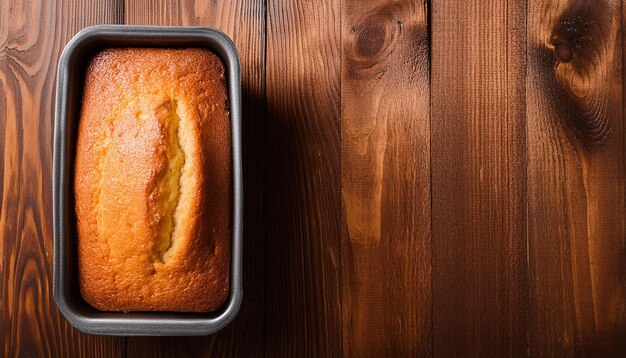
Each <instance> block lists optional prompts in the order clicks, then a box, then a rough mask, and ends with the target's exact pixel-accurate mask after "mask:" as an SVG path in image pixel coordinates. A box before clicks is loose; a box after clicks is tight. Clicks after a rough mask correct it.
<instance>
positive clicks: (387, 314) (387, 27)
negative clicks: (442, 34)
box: [341, 0, 432, 357]
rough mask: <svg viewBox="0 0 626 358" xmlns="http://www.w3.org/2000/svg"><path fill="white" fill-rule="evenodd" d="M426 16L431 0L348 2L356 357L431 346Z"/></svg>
mask: <svg viewBox="0 0 626 358" xmlns="http://www.w3.org/2000/svg"><path fill="white" fill-rule="evenodd" d="M427 26H428V21H427V8H426V3H425V2H424V1H399V2H378V3H377V2H370V1H360V0H350V1H344V2H343V3H342V34H343V35H342V44H343V51H342V77H341V79H342V81H341V109H342V121H341V134H342V138H341V139H342V140H341V178H342V199H343V235H342V236H343V241H342V247H341V254H342V317H343V323H342V327H343V354H344V356H348V357H351V356H355V357H362V356H379V357H380V356H427V355H430V354H431V339H432V337H431V324H432V322H431V301H430V300H431V275H430V273H431V272H430V263H431V257H430V174H429V172H430V168H429V166H430V152H429V124H430V123H429V119H430V118H429V114H430V108H429V105H430V104H429V94H430V93H429V78H428V76H429V74H428V69H429V64H428V47H429V44H428V29H427ZM409 153H410V154H409Z"/></svg>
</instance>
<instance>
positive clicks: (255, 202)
mask: <svg viewBox="0 0 626 358" xmlns="http://www.w3.org/2000/svg"><path fill="white" fill-rule="evenodd" d="M126 22H127V23H129V24H153V25H185V26H209V27H214V28H217V29H220V30H221V31H224V32H225V33H226V34H227V35H228V36H230V37H231V39H232V40H233V41H234V43H235V45H236V47H237V50H238V52H239V56H240V61H241V67H242V84H241V85H242V95H243V97H242V107H243V108H242V109H243V126H242V132H243V133H242V134H243V173H244V223H245V224H244V233H243V242H244V251H243V252H244V272H243V274H244V299H243V303H242V306H241V310H240V311H239V315H238V316H237V318H236V319H235V320H234V321H233V322H232V323H231V324H230V325H229V326H228V327H226V328H225V329H224V330H222V331H220V332H219V333H217V334H214V335H212V336H209V337H158V338H151V337H143V338H129V339H128V355H129V356H131V357H137V356H149V357H157V356H162V357H171V356H180V357H185V356H226V357H233V356H243V357H250V356H259V355H261V354H263V350H264V338H265V322H264V320H263V314H264V313H263V312H264V311H263V310H264V287H265V276H264V275H265V267H264V265H265V264H264V252H265V251H264V247H265V237H266V236H265V231H264V230H265V229H264V226H265V224H264V223H265V221H264V220H265V219H264V212H265V210H264V207H263V191H264V190H263V185H264V184H263V182H264V174H263V173H264V163H265V155H264V152H265V150H264V143H265V136H264V133H265V2H264V1H263V0H237V1H217V2H207V1H180V2H170V1H152V0H150V1H147V0H146V1H127V3H126Z"/></svg>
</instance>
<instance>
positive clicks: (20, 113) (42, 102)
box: [0, 1, 124, 357]
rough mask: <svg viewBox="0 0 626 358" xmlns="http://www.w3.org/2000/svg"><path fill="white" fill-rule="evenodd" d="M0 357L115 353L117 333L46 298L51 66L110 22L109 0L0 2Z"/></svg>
mask: <svg viewBox="0 0 626 358" xmlns="http://www.w3.org/2000/svg"><path fill="white" fill-rule="evenodd" d="M0 9H1V11H0V12H1V16H0V19H1V24H0V33H1V35H0V83H1V84H2V86H1V88H2V90H0V97H1V99H0V104H1V106H0V155H1V156H2V159H1V161H0V163H1V164H0V167H2V169H0V173H2V175H0V178H1V180H2V182H0V242H1V243H0V248H1V249H2V250H1V251H0V254H1V255H2V256H1V260H0V277H1V284H2V286H1V287H2V288H1V290H0V291H1V294H0V308H1V311H2V312H1V318H0V342H2V344H1V346H2V350H1V351H0V356H3V357H9V356H33V357H44V356H54V357H70V356H85V355H89V356H103V357H114V356H121V355H122V353H123V347H124V338H111V337H98V336H90V335H86V334H82V333H80V332H79V331H77V330H76V329H73V328H72V327H71V326H70V325H69V324H68V323H67V322H66V321H65V320H64V319H63V318H62V316H61V314H60V312H59V311H58V310H57V307H56V304H55V303H54V302H53V299H52V292H51V291H52V258H53V248H52V247H53V245H52V208H51V203H52V195H51V194H52V187H51V182H52V181H51V176H52V130H53V125H54V114H53V107H54V105H53V103H54V96H53V93H54V84H55V81H54V80H55V75H56V66H57V61H58V58H59V56H60V54H61V51H62V49H63V47H64V46H65V43H66V42H67V41H69V39H70V38H71V37H72V36H73V35H74V34H75V33H76V32H78V31H79V30H80V29H82V28H83V27H85V26H89V25H93V24H97V23H119V22H120V21H121V18H120V17H121V15H122V12H121V11H122V7H121V6H120V4H119V3H118V2H115V1H111V2H102V3H94V2H91V1H63V2H55V1H22V2H9V3H7V2H3V4H2V5H0Z"/></svg>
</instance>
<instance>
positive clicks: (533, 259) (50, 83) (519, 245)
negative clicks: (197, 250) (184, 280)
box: [0, 0, 626, 357]
mask: <svg viewBox="0 0 626 358" xmlns="http://www.w3.org/2000/svg"><path fill="white" fill-rule="evenodd" d="M625 16H626V7H624V6H623V4H622V1H620V0H597V1H591V0H584V1H583V0H530V1H525V0H515V1H514V0H499V1H494V2H484V1H478V0H471V1H456V0H428V1H427V0H396V1H389V0H379V1H366V0H342V1H333V0H321V1H312V0H298V1H291V0H290V1H287V0H232V1H225V0H216V1H209V0H206V1H198V0H181V1H165V0H158V1H148V0H139V1H128V0H127V1H123V0H109V1H102V2H97V1H86V0H63V1H51V0H43V1H15V0H0V288H1V292H0V344H1V345H0V356H2V357H13V356H33V357H44V356H51V357H70V356H86V357H91V356H102V357H114V356H129V357H135V356H142V357H143V356H145V357H152V356H162V357H169V356H173V357H183V356H227V357H230V356H242V357H256V356H268V357H274V356H294V357H301V356H316V357H317V356H321V357H326V356H329V357H337V356H354V357H362V356H376V357H379V356H433V355H436V356H443V357H453V356H474V357H485V356H493V357H496V356H514V357H518V356H532V357H535V356H538V357H543V356H546V357H554V356H615V357H620V356H626V241H625V238H626V236H625V230H626V228H625V225H626V223H625V218H626V206H625V205H626V201H625V200H624V190H625V185H626V167H625V153H626V143H625V141H624V96H623V94H624V91H623V84H624V81H625V80H626V74H625V73H624V71H623V70H622V63H623V57H624V54H626V48H625V47H624V46H623V36H622V32H623V30H624V17H625ZM102 23H118V24H153V25H200V26H210V27H215V28H218V29H221V30H222V31H224V32H225V33H227V34H228V35H229V36H231V38H232V39H233V40H234V42H235V44H236V45H237V48H238V50H239V54H240V57H241V63H242V75H243V78H242V90H243V110H244V111H243V112H244V125H243V135H244V141H243V144H244V148H243V154H244V160H243V163H244V175H245V178H244V182H245V184H244V195H245V205H244V207H245V212H244V222H245V226H244V245H245V250H244V275H245V276H244V292H245V294H244V296H245V297H244V302H243V305H242V308H241V311H240V314H239V316H238V317H237V318H236V319H235V321H234V322H233V323H232V324H230V325H229V326H228V327H226V328H225V329H224V330H222V331H221V332H219V333H217V334H215V335H213V336H209V337H159V338H155V337H142V338H138V337H128V338H126V337H116V338H114V337H99V336H91V335H87V334H83V333H80V332H79V331H77V330H76V329H74V328H72V327H71V326H70V325H69V324H68V323H67V322H66V321H65V320H64V319H63V317H62V316H61V314H60V313H59V311H58V310H57V308H56V306H55V304H54V301H53V299H52V296H51V282H52V268H53V267H52V257H53V250H52V215H51V207H52V195H51V164H52V129H53V125H54V118H53V103H54V99H55V93H54V81H55V76H56V65H57V63H58V59H59V56H60V53H61V51H62V49H63V46H64V45H65V44H66V43H67V41H69V39H70V38H71V37H72V36H73V35H74V34H75V33H77V32H78V31H79V30H81V29H82V28H84V27H86V26H90V25H95V24H102Z"/></svg>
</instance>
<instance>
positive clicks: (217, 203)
mask: <svg viewBox="0 0 626 358" xmlns="http://www.w3.org/2000/svg"><path fill="white" fill-rule="evenodd" d="M231 178H232V173H231V141H230V120H229V113H228V97H227V91H226V84H225V79H224V65H223V64H222V62H221V61H220V59H219V58H218V57H217V56H216V55H215V54H213V53H212V52H211V51H209V50H205V49H195V48H189V49H158V48H119V49H107V50H104V51H102V52H100V53H98V54H96V56H95V57H94V58H93V59H92V61H91V63H90V64H89V66H88V68H87V72H86V79H85V87H84V94H83V100H82V109H81V115H80V123H79V128H78V138H77V146H76V160H75V172H74V192H75V202H76V203H75V207H76V217H77V222H78V266H79V267H78V269H79V272H78V276H79V284H80V291H81V294H82V296H83V298H84V299H85V300H86V301H87V302H88V303H89V304H90V305H91V306H93V307H94V308H96V309H99V310H102V311H124V312H128V311H176V312H208V311H212V310H215V309H217V308H219V307H220V306H221V305H222V304H223V303H224V301H225V300H226V298H227V297H228V294H229V269H230V242H231V227H230V219H231V207H232V204H231Z"/></svg>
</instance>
